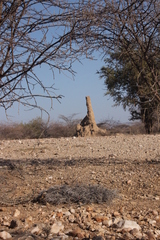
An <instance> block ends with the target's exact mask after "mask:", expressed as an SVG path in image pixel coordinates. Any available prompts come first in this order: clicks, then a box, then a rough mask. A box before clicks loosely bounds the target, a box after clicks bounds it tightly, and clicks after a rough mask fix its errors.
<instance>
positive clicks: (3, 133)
mask: <svg viewBox="0 0 160 240" xmlns="http://www.w3.org/2000/svg"><path fill="white" fill-rule="evenodd" d="M74 116H75V114H73V115H71V116H69V117H65V116H63V115H61V116H60V120H61V121H57V122H50V123H47V122H45V121H43V120H42V119H41V118H35V119H33V120H31V121H30V122H28V123H20V124H18V123H13V124H0V139H1V140H2V139H4V140H5V139H6V140H7V139H36V138H60V137H73V136H75V134H76V126H77V124H78V123H80V122H81V120H79V119H74ZM97 126H98V127H100V128H102V129H106V130H107V134H105V135H104V136H106V135H112V134H116V133H123V134H145V128H144V125H143V124H142V123H140V122H132V123H131V124H122V123H119V122H116V121H113V120H105V121H102V122H100V123H98V124H97ZM158 132H160V131H159V125H158V124H155V125H154V126H153V133H158Z"/></svg>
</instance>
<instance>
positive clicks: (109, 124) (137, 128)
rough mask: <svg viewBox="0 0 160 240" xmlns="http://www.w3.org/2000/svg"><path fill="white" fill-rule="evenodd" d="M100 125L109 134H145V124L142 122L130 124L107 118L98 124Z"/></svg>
mask: <svg viewBox="0 0 160 240" xmlns="http://www.w3.org/2000/svg"><path fill="white" fill-rule="evenodd" d="M97 125H98V126H99V127H101V128H103V129H106V130H107V134H108V135H112V134H116V133H122V134H145V128H144V125H143V124H142V123H140V122H132V123H130V124H127V123H126V124H125V123H120V122H116V121H114V120H112V119H111V120H105V121H103V122H100V123H99V124H97Z"/></svg>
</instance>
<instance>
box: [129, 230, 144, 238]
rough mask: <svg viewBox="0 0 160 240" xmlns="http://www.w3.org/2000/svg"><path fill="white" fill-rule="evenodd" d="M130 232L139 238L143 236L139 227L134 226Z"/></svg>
mask: <svg viewBox="0 0 160 240" xmlns="http://www.w3.org/2000/svg"><path fill="white" fill-rule="evenodd" d="M130 234H132V235H133V236H134V237H136V238H138V239H141V238H142V234H141V233H140V232H139V231H138V229H137V228H133V229H132V230H131V231H130Z"/></svg>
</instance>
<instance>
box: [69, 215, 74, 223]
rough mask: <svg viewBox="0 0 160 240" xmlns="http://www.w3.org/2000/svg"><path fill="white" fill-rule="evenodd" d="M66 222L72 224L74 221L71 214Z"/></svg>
mask: <svg viewBox="0 0 160 240" xmlns="http://www.w3.org/2000/svg"><path fill="white" fill-rule="evenodd" d="M68 220H69V222H71V223H73V222H74V221H75V217H74V215H73V214H71V215H70V216H69V217H68Z"/></svg>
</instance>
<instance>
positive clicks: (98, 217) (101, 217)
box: [94, 215, 109, 223]
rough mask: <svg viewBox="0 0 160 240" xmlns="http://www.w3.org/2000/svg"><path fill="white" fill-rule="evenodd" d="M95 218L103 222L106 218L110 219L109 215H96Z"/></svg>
mask: <svg viewBox="0 0 160 240" xmlns="http://www.w3.org/2000/svg"><path fill="white" fill-rule="evenodd" d="M94 220H95V221H96V222H99V223H100V222H103V221H105V220H109V219H108V217H106V216H102V215H96V216H95V217H94Z"/></svg>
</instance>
